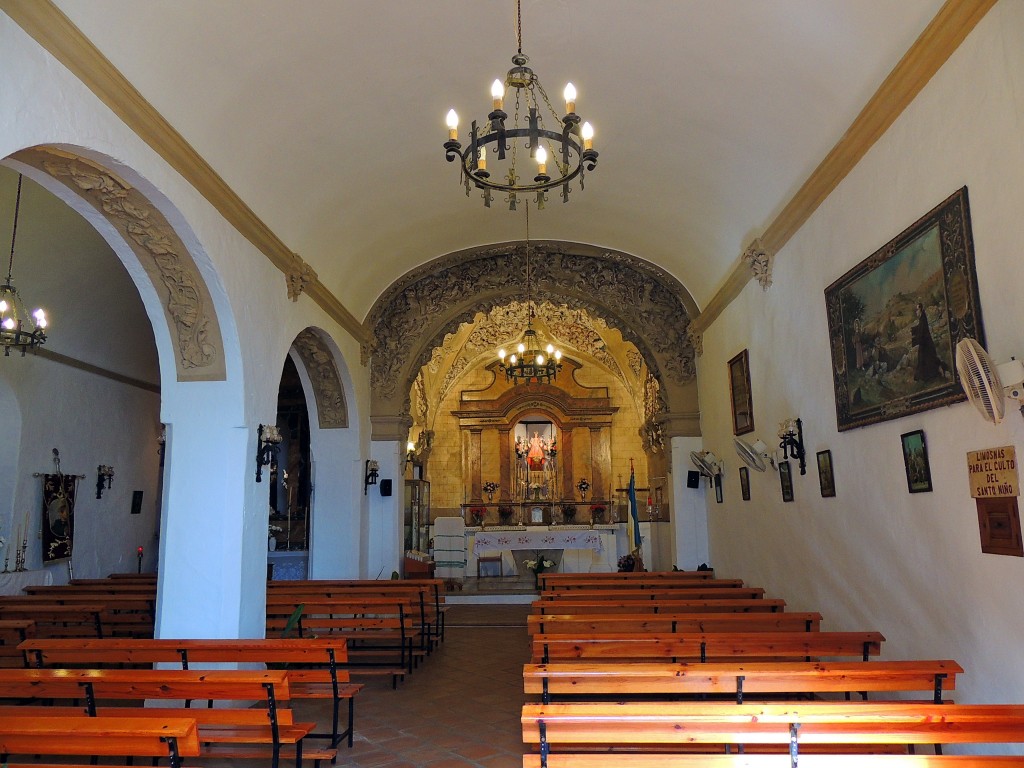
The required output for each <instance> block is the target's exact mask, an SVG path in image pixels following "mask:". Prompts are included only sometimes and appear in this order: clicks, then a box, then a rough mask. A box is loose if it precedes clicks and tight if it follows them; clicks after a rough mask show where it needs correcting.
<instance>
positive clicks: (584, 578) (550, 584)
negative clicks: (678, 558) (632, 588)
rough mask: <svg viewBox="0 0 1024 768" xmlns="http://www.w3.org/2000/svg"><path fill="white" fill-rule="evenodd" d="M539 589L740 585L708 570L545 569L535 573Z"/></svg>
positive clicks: (738, 581) (737, 581)
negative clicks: (592, 570) (710, 582)
mask: <svg viewBox="0 0 1024 768" xmlns="http://www.w3.org/2000/svg"><path fill="white" fill-rule="evenodd" d="M537 576H538V578H537V581H538V583H539V584H540V587H541V589H542V590H543V589H577V588H579V587H580V586H586V585H597V586H604V585H608V586H610V587H614V586H616V585H622V584H630V583H632V584H645V583H675V582H687V581H688V582H702V581H731V582H733V583H734V584H735V585H737V586H742V585H743V582H742V581H740V580H739V579H716V578H715V572H714V571H711V570H708V571H642V572H622V571H619V572H612V573H558V572H553V571H546V572H544V573H540V574H538V575H537Z"/></svg>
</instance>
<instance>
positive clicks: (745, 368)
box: [729, 349, 754, 435]
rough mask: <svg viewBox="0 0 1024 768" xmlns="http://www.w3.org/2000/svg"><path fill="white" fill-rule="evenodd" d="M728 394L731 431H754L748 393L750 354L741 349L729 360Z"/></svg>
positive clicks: (740, 432)
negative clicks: (730, 408)
mask: <svg viewBox="0 0 1024 768" xmlns="http://www.w3.org/2000/svg"><path fill="white" fill-rule="evenodd" d="M729 396H730V399H731V402H732V433H733V434H734V435H745V434H746V433H747V432H753V431H754V403H753V398H752V396H751V393H750V355H749V354H748V353H747V350H745V349H744V350H743V351H742V352H740V353H739V354H738V355H736V357H734V358H733V359H732V360H730V361H729Z"/></svg>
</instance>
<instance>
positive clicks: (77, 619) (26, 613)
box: [0, 598, 104, 637]
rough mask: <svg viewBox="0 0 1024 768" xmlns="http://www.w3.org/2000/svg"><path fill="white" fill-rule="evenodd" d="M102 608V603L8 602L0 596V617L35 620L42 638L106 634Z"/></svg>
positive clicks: (37, 630)
mask: <svg viewBox="0 0 1024 768" xmlns="http://www.w3.org/2000/svg"><path fill="white" fill-rule="evenodd" d="M103 611H104V606H103V604H102V603H76V604H75V605H55V604H54V603H52V602H46V601H43V602H29V603H26V602H17V603H5V602H3V598H0V620H4V619H22V620H28V621H32V622H33V623H34V624H35V629H36V634H37V635H39V636H40V637H84V636H92V637H103V619H102V616H103Z"/></svg>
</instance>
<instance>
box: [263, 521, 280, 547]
mask: <svg viewBox="0 0 1024 768" xmlns="http://www.w3.org/2000/svg"><path fill="white" fill-rule="evenodd" d="M283 530H284V528H282V527H281V526H280V525H274V524H273V523H268V524H267V549H269V550H270V551H271V552H273V551H274V550H275V549H277V536H275V535H274V534H275V533H280V532H281V531H283Z"/></svg>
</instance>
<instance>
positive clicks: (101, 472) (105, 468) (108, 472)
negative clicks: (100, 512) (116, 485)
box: [96, 464, 114, 499]
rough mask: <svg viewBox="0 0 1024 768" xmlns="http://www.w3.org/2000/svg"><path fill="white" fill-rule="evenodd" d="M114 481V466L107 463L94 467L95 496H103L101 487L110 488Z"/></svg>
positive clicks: (100, 497)
mask: <svg viewBox="0 0 1024 768" xmlns="http://www.w3.org/2000/svg"><path fill="white" fill-rule="evenodd" d="M113 481H114V468H113V467H111V466H109V465H107V464H100V465H99V466H98V467H96V498H97V499H102V498H103V489H104V488H107V489H109V488H110V485H111V483H113Z"/></svg>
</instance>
